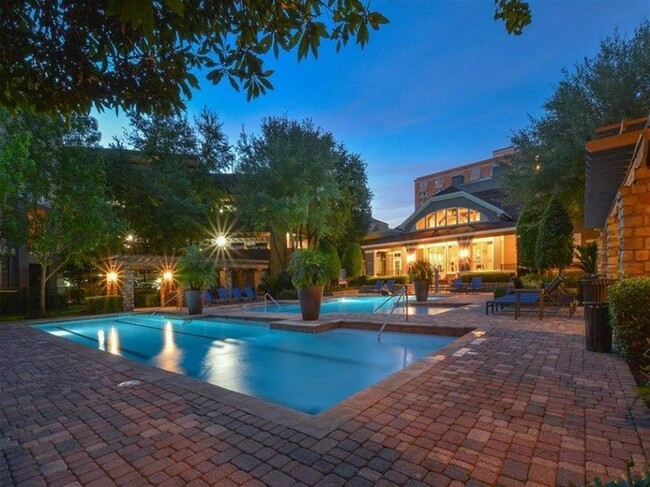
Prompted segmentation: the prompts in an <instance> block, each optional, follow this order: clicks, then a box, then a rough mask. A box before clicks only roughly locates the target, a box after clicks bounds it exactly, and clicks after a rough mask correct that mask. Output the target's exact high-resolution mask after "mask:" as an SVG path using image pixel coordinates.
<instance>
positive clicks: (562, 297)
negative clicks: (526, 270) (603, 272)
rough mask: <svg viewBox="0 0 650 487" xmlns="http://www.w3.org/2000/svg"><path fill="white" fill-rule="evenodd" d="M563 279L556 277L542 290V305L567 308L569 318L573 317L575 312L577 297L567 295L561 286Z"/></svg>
mask: <svg viewBox="0 0 650 487" xmlns="http://www.w3.org/2000/svg"><path fill="white" fill-rule="evenodd" d="M563 282H564V278H563V277H562V276H558V277H556V278H555V279H554V280H553V281H551V282H550V283H549V285H548V286H546V288H544V305H548V306H557V307H565V306H566V307H567V309H568V311H569V316H573V314H574V313H575V312H576V307H577V304H576V303H577V301H578V296H577V295H576V294H571V293H567V292H566V291H565V290H564V289H563V288H562V284H563Z"/></svg>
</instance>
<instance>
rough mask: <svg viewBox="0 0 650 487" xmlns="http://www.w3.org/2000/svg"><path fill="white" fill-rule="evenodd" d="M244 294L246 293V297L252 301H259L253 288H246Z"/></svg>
mask: <svg viewBox="0 0 650 487" xmlns="http://www.w3.org/2000/svg"><path fill="white" fill-rule="evenodd" d="M244 292H245V293H246V297H247V298H249V299H250V300H251V301H255V300H256V299H257V293H256V292H255V291H253V287H252V286H246V287H244Z"/></svg>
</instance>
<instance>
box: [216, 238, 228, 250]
mask: <svg viewBox="0 0 650 487" xmlns="http://www.w3.org/2000/svg"><path fill="white" fill-rule="evenodd" d="M214 244H215V245H216V246H217V247H219V248H221V249H223V248H225V247H227V246H228V238H227V237H226V236H225V235H217V237H216V238H215V239H214Z"/></svg>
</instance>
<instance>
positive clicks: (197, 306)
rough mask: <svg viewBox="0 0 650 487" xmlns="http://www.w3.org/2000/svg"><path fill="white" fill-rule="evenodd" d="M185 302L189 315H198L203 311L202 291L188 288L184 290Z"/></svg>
mask: <svg viewBox="0 0 650 487" xmlns="http://www.w3.org/2000/svg"><path fill="white" fill-rule="evenodd" d="M185 302H186V303H187V312H188V313H189V314H191V315H200V314H201V313H203V292H202V291H195V290H192V289H188V290H186V291H185Z"/></svg>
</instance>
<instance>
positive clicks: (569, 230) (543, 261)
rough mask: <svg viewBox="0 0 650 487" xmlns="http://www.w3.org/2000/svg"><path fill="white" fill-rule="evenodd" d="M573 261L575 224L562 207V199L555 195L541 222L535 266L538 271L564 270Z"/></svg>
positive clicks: (536, 246)
mask: <svg viewBox="0 0 650 487" xmlns="http://www.w3.org/2000/svg"><path fill="white" fill-rule="evenodd" d="M572 259H573V224H572V223H571V218H570V217H569V214H568V213H567V212H566V210H565V209H564V206H562V203H561V202H560V198H559V197H558V196H557V195H553V197H551V200H550V201H549V202H548V205H547V206H546V209H545V210H544V215H543V216H542V221H540V222H539V231H538V233H537V244H536V245H535V264H536V266H537V269H539V270H545V269H551V268H557V269H560V270H562V269H564V268H566V267H569V266H570V265H571V260H572Z"/></svg>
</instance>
